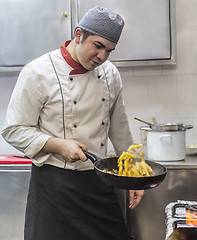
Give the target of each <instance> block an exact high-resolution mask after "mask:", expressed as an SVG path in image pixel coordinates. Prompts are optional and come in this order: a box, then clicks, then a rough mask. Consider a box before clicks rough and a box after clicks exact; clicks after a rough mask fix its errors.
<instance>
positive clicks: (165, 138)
mask: <svg viewBox="0 0 197 240" xmlns="http://www.w3.org/2000/svg"><path fill="white" fill-rule="evenodd" d="M160 140H161V141H163V142H165V143H171V142H172V136H171V135H161V136H160Z"/></svg>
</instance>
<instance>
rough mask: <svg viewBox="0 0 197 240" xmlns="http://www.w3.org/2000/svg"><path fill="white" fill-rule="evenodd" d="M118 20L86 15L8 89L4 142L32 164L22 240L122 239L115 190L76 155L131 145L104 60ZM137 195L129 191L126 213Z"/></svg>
mask: <svg viewBox="0 0 197 240" xmlns="http://www.w3.org/2000/svg"><path fill="white" fill-rule="evenodd" d="M123 26H124V21H123V19H122V18H121V17H120V16H119V15H118V14H115V13H113V12H111V11H110V10H108V9H105V8H103V7H100V6H99V7H95V8H93V9H90V10H89V11H88V12H87V13H86V14H85V16H84V17H83V18H82V20H81V21H80V22H79V24H78V25H77V28H76V30H75V36H74V39H73V40H72V41H67V42H66V43H65V44H63V45H62V46H61V48H60V49H57V50H55V51H52V52H50V53H47V54H45V55H43V56H41V57H39V58H37V59H35V60H34V61H32V62H30V63H29V64H27V65H26V66H25V67H24V68H23V70H22V71H21V73H20V75H19V78H18V81H17V83H16V86H15V89H14V91H13V94H12V97H11V100H10V103H9V106H8V110H7V117H6V120H7V122H6V127H5V129H4V130H3V131H2V135H3V137H4V138H5V139H6V141H7V142H9V143H10V144H12V145H13V146H14V147H15V148H17V149H18V150H20V151H22V152H24V153H25V154H26V155H27V156H28V157H30V158H31V159H32V162H33V164H32V173H31V180H30V186H29V194H28V201H27V209H26V219H25V240H45V239H47V240H50V239H51V240H65V239H69V240H75V239H77V240H78V239H82V240H83V239H84V240H88V239H91V240H92V239H94V240H97V239H99V240H100V239H102V240H109V239H113V240H118V239H121V240H126V239H128V235H127V230H126V227H125V224H124V220H123V217H122V214H121V211H120V206H119V204H118V201H117V197H116V194H115V192H114V189H113V188H112V187H111V186H107V185H105V184H104V183H103V182H102V181H101V180H100V179H99V178H98V176H97V175H96V174H95V172H94V170H93V163H92V162H91V161H90V160H89V159H87V158H86V156H85V154H84V153H83V150H88V151H90V152H93V153H95V154H96V155H98V156H100V157H103V158H104V157H105V156H106V153H107V141H108V137H109V138H110V139H111V142H112V143H113V146H114V148H115V150H116V153H117V154H118V155H120V154H121V153H122V151H124V150H127V148H128V147H129V146H130V145H131V144H132V142H133V141H132V137H131V133H130V131H129V126H128V121H127V117H126V114H125V107H124V104H123V99H122V83H121V78H120V74H119V72H118V70H117V69H116V67H115V66H114V65H113V64H112V63H110V62H109V61H108V60H107V59H108V57H109V55H110V53H111V52H112V51H113V50H114V49H115V47H116V44H117V42H118V40H119V38H120V35H121V32H122V29H123ZM142 195H143V191H131V193H130V196H131V199H130V207H131V208H134V207H135V206H137V204H138V203H139V201H140V199H141V197H142Z"/></svg>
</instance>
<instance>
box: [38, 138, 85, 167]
mask: <svg viewBox="0 0 197 240" xmlns="http://www.w3.org/2000/svg"><path fill="white" fill-rule="evenodd" d="M82 150H86V151H87V148H86V146H84V145H83V144H82V143H80V142H77V141H75V140H68V139H62V138H54V137H52V138H49V140H48V141H47V142H46V144H45V145H44V147H43V149H42V151H44V152H47V153H55V154H58V155H60V156H61V158H63V159H64V161H66V162H70V163H72V162H76V161H78V160H82V161H84V162H85V161H86V160H87V157H86V155H85V154H84V153H83V151H82Z"/></svg>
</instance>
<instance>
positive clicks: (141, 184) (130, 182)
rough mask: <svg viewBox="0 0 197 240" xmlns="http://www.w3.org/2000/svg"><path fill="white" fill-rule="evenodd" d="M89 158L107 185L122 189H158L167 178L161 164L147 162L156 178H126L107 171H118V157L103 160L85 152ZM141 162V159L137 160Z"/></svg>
mask: <svg viewBox="0 0 197 240" xmlns="http://www.w3.org/2000/svg"><path fill="white" fill-rule="evenodd" d="M83 152H84V154H85V155H86V157H87V158H89V159H90V160H91V161H92V162H93V163H94V169H95V171H96V173H97V174H98V176H99V177H100V178H101V180H103V181H104V182H105V183H106V184H109V185H112V186H114V187H116V188H121V189H132V190H142V189H143V190H145V189H151V188H155V187H157V186H158V185H159V184H160V183H161V182H162V181H163V180H164V178H165V176H166V173H167V170H166V168H165V167H164V166H162V165H161V164H159V163H156V162H152V161H148V160H147V161H146V163H147V164H148V165H149V166H150V167H151V168H152V170H153V172H154V176H150V177H126V176H120V175H117V174H112V173H109V172H106V170H107V171H113V169H115V170H118V164H117V160H118V157H112V158H105V159H101V158H100V157H98V156H96V155H95V154H93V153H90V152H87V151H83ZM135 161H139V159H135Z"/></svg>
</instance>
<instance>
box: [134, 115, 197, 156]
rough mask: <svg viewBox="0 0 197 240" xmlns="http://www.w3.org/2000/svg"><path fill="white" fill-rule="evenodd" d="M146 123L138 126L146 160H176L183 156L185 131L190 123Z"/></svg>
mask: <svg viewBox="0 0 197 240" xmlns="http://www.w3.org/2000/svg"><path fill="white" fill-rule="evenodd" d="M135 119H136V118H135ZM136 120H138V119H136ZM148 125H149V126H142V127H141V128H140V129H141V131H142V133H143V134H141V136H144V139H143V142H144V145H145V146H146V157H147V159H148V160H153V161H178V160H183V159H184V158H185V131H186V130H187V129H191V128H193V126H192V125H184V124H182V123H166V124H164V123H161V124H149V123H148Z"/></svg>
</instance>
